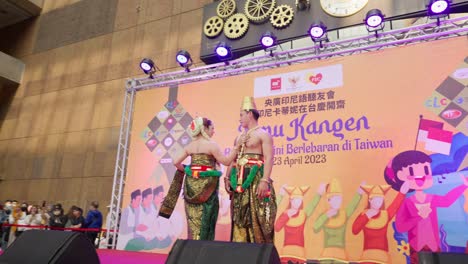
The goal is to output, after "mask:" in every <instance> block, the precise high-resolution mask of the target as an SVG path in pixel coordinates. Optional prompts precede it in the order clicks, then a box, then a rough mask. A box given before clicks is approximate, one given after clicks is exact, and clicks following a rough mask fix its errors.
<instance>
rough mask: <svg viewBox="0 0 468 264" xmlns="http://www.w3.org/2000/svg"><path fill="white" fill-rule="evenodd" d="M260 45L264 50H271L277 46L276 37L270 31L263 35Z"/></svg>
mask: <svg viewBox="0 0 468 264" xmlns="http://www.w3.org/2000/svg"><path fill="white" fill-rule="evenodd" d="M260 44H262V46H263V48H264V49H268V48H271V47H273V46H275V45H276V36H275V34H273V33H272V32H270V31H267V32H265V33H263V35H262V37H261V38H260Z"/></svg>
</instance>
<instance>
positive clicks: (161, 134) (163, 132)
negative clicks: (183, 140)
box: [154, 126, 169, 141]
mask: <svg viewBox="0 0 468 264" xmlns="http://www.w3.org/2000/svg"><path fill="white" fill-rule="evenodd" d="M167 135H169V131H168V130H167V128H166V127H164V126H161V127H159V129H158V130H156V131H155V132H154V136H155V137H156V138H157V139H158V140H159V141H163V139H164V138H165V137H167Z"/></svg>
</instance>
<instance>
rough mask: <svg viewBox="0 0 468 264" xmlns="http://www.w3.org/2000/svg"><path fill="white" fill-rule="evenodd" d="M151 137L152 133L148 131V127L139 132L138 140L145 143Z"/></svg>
mask: <svg viewBox="0 0 468 264" xmlns="http://www.w3.org/2000/svg"><path fill="white" fill-rule="evenodd" d="M152 136H153V131H151V129H149V128H148V127H145V128H144V129H143V130H142V131H141V132H140V138H141V139H142V140H143V141H144V142H146V141H148V139H149V138H150V137H152Z"/></svg>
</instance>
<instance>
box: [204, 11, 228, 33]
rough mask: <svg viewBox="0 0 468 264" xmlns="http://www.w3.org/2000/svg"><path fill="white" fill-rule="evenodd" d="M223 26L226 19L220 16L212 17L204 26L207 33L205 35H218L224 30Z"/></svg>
mask: <svg viewBox="0 0 468 264" xmlns="http://www.w3.org/2000/svg"><path fill="white" fill-rule="evenodd" d="M223 26H224V21H223V20H222V19H221V18H220V17H218V16H213V17H210V18H209V19H208V20H207V21H206V22H205V25H204V26H203V33H205V36H207V37H210V38H212V37H216V36H218V35H219V34H220V33H221V31H223Z"/></svg>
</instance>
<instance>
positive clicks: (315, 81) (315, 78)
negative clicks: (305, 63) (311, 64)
mask: <svg viewBox="0 0 468 264" xmlns="http://www.w3.org/2000/svg"><path fill="white" fill-rule="evenodd" d="M322 77H323V76H322V74H321V73H319V74H317V75H311V76H310V77H309V81H310V82H311V83H313V84H319V82H320V81H321V80H322Z"/></svg>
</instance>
